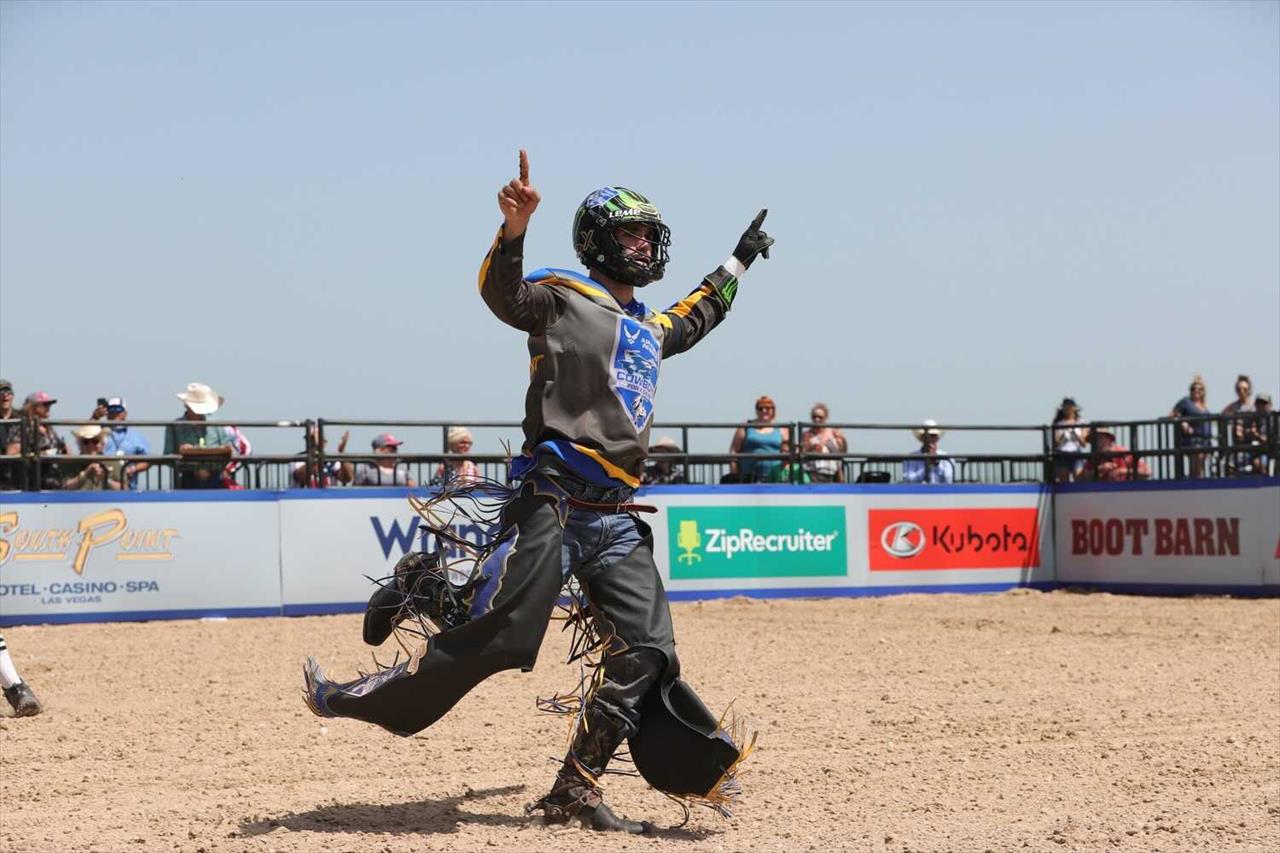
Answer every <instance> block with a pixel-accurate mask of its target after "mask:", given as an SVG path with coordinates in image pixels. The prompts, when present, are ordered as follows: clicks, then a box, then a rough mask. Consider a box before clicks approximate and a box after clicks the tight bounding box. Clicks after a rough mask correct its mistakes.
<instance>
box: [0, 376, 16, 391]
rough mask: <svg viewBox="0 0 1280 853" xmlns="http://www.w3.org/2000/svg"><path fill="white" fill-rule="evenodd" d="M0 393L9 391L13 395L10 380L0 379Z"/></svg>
mask: <svg viewBox="0 0 1280 853" xmlns="http://www.w3.org/2000/svg"><path fill="white" fill-rule="evenodd" d="M0 391H8V392H9V393H10V394H12V393H13V383H12V382H10V381H9V380H8V379H0Z"/></svg>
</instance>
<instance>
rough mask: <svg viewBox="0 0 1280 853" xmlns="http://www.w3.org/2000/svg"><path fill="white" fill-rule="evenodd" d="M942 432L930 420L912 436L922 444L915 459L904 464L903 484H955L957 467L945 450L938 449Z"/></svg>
mask: <svg viewBox="0 0 1280 853" xmlns="http://www.w3.org/2000/svg"><path fill="white" fill-rule="evenodd" d="M942 432H943V431H942V430H940V429H938V422H937V421H935V420H933V419H932V418H929V419H928V420H926V421H925V422H924V425H923V426H922V427H921V428H920V429H914V430H912V431H911V434H912V435H914V436H915V437H916V441H918V442H920V449H919V450H917V451H916V453H915V456H916V457H920V458H913V459H907V460H904V461H903V463H902V482H904V483H954V482H955V479H956V469H955V465H954V464H952V462H951V460H950V459H948V458H946V457H947V453H946V451H945V450H939V449H938V441H939V439H941V438H942Z"/></svg>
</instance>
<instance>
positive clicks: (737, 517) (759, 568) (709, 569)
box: [667, 504, 849, 580]
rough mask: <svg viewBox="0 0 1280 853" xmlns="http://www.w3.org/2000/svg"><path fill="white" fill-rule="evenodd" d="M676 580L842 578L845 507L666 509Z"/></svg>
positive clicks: (845, 552) (846, 559)
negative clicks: (833, 576)
mask: <svg viewBox="0 0 1280 853" xmlns="http://www.w3.org/2000/svg"><path fill="white" fill-rule="evenodd" d="M667 537H668V543H667V544H668V550H669V553H670V559H671V566H670V573H671V578H672V580H701V579H705V578H794V577H823V576H832V575H835V576H844V575H845V574H847V573H848V569H849V554H848V550H849V549H848V531H847V529H846V526H845V510H844V507H843V506H839V505H837V506H744V505H741V504H739V505H737V506H686V507H676V506H672V507H668V508H667Z"/></svg>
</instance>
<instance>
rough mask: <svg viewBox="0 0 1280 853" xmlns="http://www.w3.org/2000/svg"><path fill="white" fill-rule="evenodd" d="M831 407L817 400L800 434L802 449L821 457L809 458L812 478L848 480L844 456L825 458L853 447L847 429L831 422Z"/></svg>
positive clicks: (818, 480)
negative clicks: (807, 424)
mask: <svg viewBox="0 0 1280 853" xmlns="http://www.w3.org/2000/svg"><path fill="white" fill-rule="evenodd" d="M830 417H831V410H830V409H828V408H827V404H826V403H814V404H813V407H812V408H810V409H809V420H810V422H811V423H810V425H809V426H808V427H807V428H806V429H805V431H804V432H803V433H801V434H800V449H801V452H803V453H804V454H805V455H806V456H810V457H812V456H814V455H816V456H817V457H818V458H816V459H815V458H808V459H806V460H805V463H804V467H805V471H806V472H808V474H809V480H810V482H814V483H840V482H843V481H844V465H843V464H842V460H840V459H831V458H822V457H824V456H840V455H842V454H844V453H847V452H848V451H849V442H848V441H847V440H845V437H844V433H843V432H841V431H840V430H838V429H834V428H832V427H831V426H828V424H827V422H828V421H829V420H830Z"/></svg>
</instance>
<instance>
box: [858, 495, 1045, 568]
mask: <svg viewBox="0 0 1280 853" xmlns="http://www.w3.org/2000/svg"><path fill="white" fill-rule="evenodd" d="M1039 530H1040V513H1039V511H1038V510H1037V509H1036V508H1035V507H1002V508H997V509H987V508H965V509H872V510H869V514H868V519H867V551H868V561H869V565H870V568H871V571H873V572H897V571H945V570H947V569H1028V568H1035V567H1037V566H1039V565H1040V541H1039Z"/></svg>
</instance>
